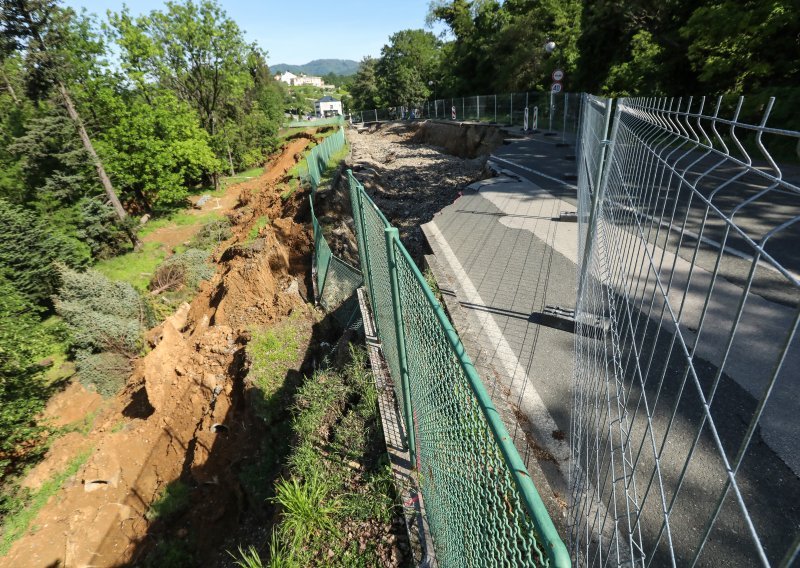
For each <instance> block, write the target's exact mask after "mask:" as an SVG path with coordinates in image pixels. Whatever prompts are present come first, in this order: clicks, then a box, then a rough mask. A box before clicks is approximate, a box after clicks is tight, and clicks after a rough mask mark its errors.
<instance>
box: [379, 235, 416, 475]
mask: <svg viewBox="0 0 800 568" xmlns="http://www.w3.org/2000/svg"><path fill="white" fill-rule="evenodd" d="M384 234H385V235H386V258H387V260H388V265H389V280H390V282H391V286H392V310H393V312H394V331H395V335H396V336H397V358H398V359H399V364H400V384H401V390H402V395H403V401H402V405H403V411H404V412H403V413H404V414H405V419H406V438H407V440H408V451H409V457H410V459H411V467H412V468H416V467H417V443H416V437H415V433H414V413H413V410H412V408H411V390H410V388H409V381H408V359H407V358H406V336H405V324H404V323H403V307H402V305H401V303H400V280H399V277H398V275H397V257H396V255H395V251H394V245H395V242H397V243H399V242H400V232H399V231H398V230H397V229H396V228H395V227H386V228H385V229H384Z"/></svg>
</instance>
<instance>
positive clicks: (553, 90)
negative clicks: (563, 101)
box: [550, 81, 562, 93]
mask: <svg viewBox="0 0 800 568" xmlns="http://www.w3.org/2000/svg"><path fill="white" fill-rule="evenodd" d="M561 87H562V85H561V83H559V82H558V81H556V82H555V83H553V84H552V85H550V92H551V93H560V92H561Z"/></svg>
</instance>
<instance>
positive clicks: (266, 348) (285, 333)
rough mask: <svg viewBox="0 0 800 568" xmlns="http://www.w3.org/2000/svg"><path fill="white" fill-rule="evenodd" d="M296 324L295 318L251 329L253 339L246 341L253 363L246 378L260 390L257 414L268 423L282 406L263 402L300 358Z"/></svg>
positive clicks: (271, 396) (298, 331)
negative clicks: (266, 326)
mask: <svg viewBox="0 0 800 568" xmlns="http://www.w3.org/2000/svg"><path fill="white" fill-rule="evenodd" d="M300 333H301V331H300V325H299V322H297V320H296V319H295V318H290V319H289V320H288V321H286V322H284V323H283V324H281V325H279V326H277V327H275V328H271V329H262V330H255V331H253V338H252V339H251V340H250V343H248V344H247V351H248V353H249V354H250V357H251V358H252V361H253V364H252V367H251V368H250V374H249V375H248V377H249V378H250V380H252V382H253V385H254V386H255V387H256V388H258V389H259V390H260V391H261V395H262V396H263V398H264V401H265V405H262V406H260V408H257V411H258V412H259V415H260V416H261V417H262V418H263V419H264V420H265V421H266V422H271V421H273V419H274V418H275V412H280V411H282V410H283V409H282V408H273V407H271V406H270V405H268V404H266V401H268V400H270V399H272V398H273V397H274V395H275V394H277V392H278V390H279V389H280V387H281V386H283V383H284V380H285V378H286V370H287V369H289V368H290V367H292V366H293V365H294V364H295V363H297V360H298V358H299V357H300V347H301V345H300V344H301V341H300Z"/></svg>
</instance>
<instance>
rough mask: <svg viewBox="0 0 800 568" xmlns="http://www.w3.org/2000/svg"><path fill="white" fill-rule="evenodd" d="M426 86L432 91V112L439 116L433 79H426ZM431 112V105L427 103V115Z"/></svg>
mask: <svg viewBox="0 0 800 568" xmlns="http://www.w3.org/2000/svg"><path fill="white" fill-rule="evenodd" d="M428 86H429V87H430V88H431V90H432V91H433V111H434V114H435V115H436V116H437V117H438V116H439V107H438V106H437V104H436V82H435V81H428ZM430 114H431V105H430V103H428V115H429V116H430Z"/></svg>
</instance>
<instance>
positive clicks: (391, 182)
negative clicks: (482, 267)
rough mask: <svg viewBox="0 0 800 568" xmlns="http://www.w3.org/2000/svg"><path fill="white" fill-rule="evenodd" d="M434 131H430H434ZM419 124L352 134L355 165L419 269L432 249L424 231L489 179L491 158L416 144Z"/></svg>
mask: <svg viewBox="0 0 800 568" xmlns="http://www.w3.org/2000/svg"><path fill="white" fill-rule="evenodd" d="M429 127H430V125H429ZM418 128H419V124H388V125H383V127H382V128H375V127H373V128H371V129H370V130H362V131H360V132H359V131H357V130H355V129H351V130H349V131H348V138H349V140H350V145H351V147H352V157H351V159H350V160H349V162H350V164H351V166H352V168H353V174H354V175H355V177H356V178H357V179H358V180H359V181H360V182H361V183H362V184H363V185H364V188H365V189H366V190H367V193H368V194H369V195H370V197H371V198H372V199H373V200H374V201H375V203H376V204H377V205H378V207H379V208H380V210H381V211H383V214H384V215H386V218H387V219H388V220H389V222H390V223H392V225H394V226H395V227H397V228H398V229H399V230H400V238H401V240H402V241H403V244H405V245H406V248H407V249H408V251H409V252H410V253H411V255H412V256H413V257H414V259H415V260H416V261H417V262H418V263H419V262H420V261H421V260H422V255H423V254H425V252H426V250H427V247H426V245H425V237H424V236H423V234H422V230H421V229H420V225H422V224H424V223H427V222H428V221H430V220H431V219H432V218H433V216H434V214H435V213H437V212H438V211H440V210H441V209H443V208H444V207H445V206H447V205H449V204H450V203H452V202H453V201H454V200H456V199H457V198H458V197H459V195H460V192H461V191H462V190H463V189H464V188H465V187H466V186H468V185H470V184H471V183H472V182H474V181H476V180H478V179H482V178H483V177H485V174H484V166H485V163H486V158H485V157H479V158H475V159H472V160H466V159H463V158H458V157H456V156H451V155H448V154H445V153H444V152H443V151H442V149H441V148H436V147H433V146H427V145H424V144H414V143H412V142H410V140H411V138H412V137H413V136H414V133H415V132H416V130H417V129H418Z"/></svg>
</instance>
